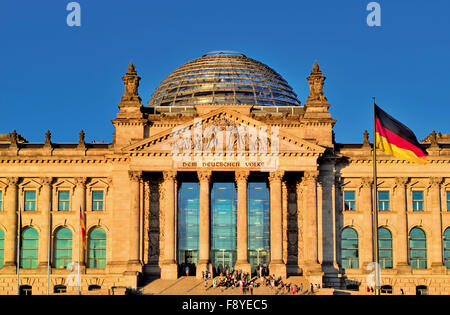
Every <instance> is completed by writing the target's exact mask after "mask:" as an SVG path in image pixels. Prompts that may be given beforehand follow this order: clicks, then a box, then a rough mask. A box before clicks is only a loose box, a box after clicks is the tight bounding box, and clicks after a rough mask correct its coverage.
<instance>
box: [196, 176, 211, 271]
mask: <svg viewBox="0 0 450 315" xmlns="http://www.w3.org/2000/svg"><path fill="white" fill-rule="evenodd" d="M211 174H212V172H211V171H199V172H197V176H198V180H199V182H200V209H199V225H200V226H199V253H198V264H197V275H196V276H197V278H198V279H201V277H202V272H203V271H209V272H212V266H211V258H210V250H211V235H210V231H211V229H210V225H211V214H210V207H209V204H210V200H209V198H210V189H209V187H210V181H211Z"/></svg>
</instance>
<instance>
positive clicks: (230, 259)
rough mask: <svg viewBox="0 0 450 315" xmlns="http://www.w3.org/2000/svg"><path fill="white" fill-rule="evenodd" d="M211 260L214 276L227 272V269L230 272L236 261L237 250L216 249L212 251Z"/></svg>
mask: <svg viewBox="0 0 450 315" xmlns="http://www.w3.org/2000/svg"><path fill="white" fill-rule="evenodd" d="M211 262H212V266H213V274H214V276H216V275H219V274H220V273H223V274H226V272H227V269H228V271H229V272H232V271H233V270H234V264H235V263H236V251H231V250H226V249H219V250H214V251H212V253H211Z"/></svg>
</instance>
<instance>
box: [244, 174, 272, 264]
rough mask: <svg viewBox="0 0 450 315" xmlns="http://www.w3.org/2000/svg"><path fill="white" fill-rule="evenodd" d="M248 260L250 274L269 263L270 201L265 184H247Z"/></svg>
mask: <svg viewBox="0 0 450 315" xmlns="http://www.w3.org/2000/svg"><path fill="white" fill-rule="evenodd" d="M247 200H248V203H247V213H248V259H249V263H250V265H251V268H252V272H254V271H255V270H256V268H257V267H258V266H262V265H267V266H268V265H269V262H270V201H269V200H270V199H269V188H268V187H267V184H266V183H252V182H250V183H248V188H247Z"/></svg>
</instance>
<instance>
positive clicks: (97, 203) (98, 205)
mask: <svg viewBox="0 0 450 315" xmlns="http://www.w3.org/2000/svg"><path fill="white" fill-rule="evenodd" d="M102 210H103V191H93V192H92V211H102Z"/></svg>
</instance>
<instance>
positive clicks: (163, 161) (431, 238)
mask: <svg viewBox="0 0 450 315" xmlns="http://www.w3.org/2000/svg"><path fill="white" fill-rule="evenodd" d="M140 79H141V78H139V77H138V76H137V72H136V70H135V67H134V65H133V64H130V66H129V69H128V72H127V73H126V75H125V76H124V77H123V81H124V85H125V93H124V96H123V97H122V100H121V103H120V104H119V112H118V114H117V117H116V119H114V120H113V121H112V122H113V124H114V126H115V133H114V142H113V143H111V144H98V143H95V144H89V143H85V141H84V133H83V132H81V133H80V139H79V141H78V143H73V144H57V143H52V141H51V134H50V132H48V133H47V134H46V138H45V142H44V143H42V144H30V143H27V141H26V139H25V138H23V137H22V136H20V135H18V134H17V133H16V132H15V131H14V132H13V133H10V134H8V135H0V191H1V192H2V194H1V196H2V197H1V198H2V199H1V205H2V206H1V207H2V208H1V209H0V228H1V229H2V231H3V232H4V235H5V236H4V265H3V267H2V268H1V269H0V294H15V293H16V288H17V278H16V263H17V262H16V244H17V224H18V216H17V214H18V211H19V210H21V213H22V227H23V228H26V227H33V228H34V229H36V230H37V231H38V234H39V239H38V244H39V247H38V248H39V249H38V266H37V268H35V269H21V270H20V285H29V286H32V290H33V294H46V291H47V266H48V257H50V261H51V265H52V268H51V272H50V293H53V289H54V287H55V286H56V285H65V286H67V293H69V294H76V292H77V287H70V286H68V281H69V280H68V279H70V277H71V274H72V276H73V271H70V270H67V269H58V268H56V266H55V265H54V261H55V258H54V240H55V233H56V232H57V231H58V229H59V228H61V227H66V228H68V229H70V230H71V231H72V234H73V239H72V248H73V249H72V259H73V260H74V261H78V249H79V248H80V244H79V235H80V232H79V231H80V222H79V221H80V219H79V211H80V209H81V211H82V212H83V214H84V217H85V218H86V231H87V233H86V234H87V235H86V236H87V237H88V235H89V233H90V231H92V230H93V229H94V228H96V227H101V228H102V229H103V230H104V231H105V232H106V266H105V268H101V269H100V268H89V266H88V264H87V261H88V257H87V256H88V252H89V248H88V249H87V250H81V257H80V261H81V278H82V292H83V294H118V293H119V294H120V293H123V292H124V288H136V287H137V285H138V280H139V279H140V277H142V276H146V275H157V276H161V277H162V278H165V279H174V278H177V277H178V270H177V268H178V267H177V202H176V200H177V188H178V187H179V181H180V178H181V177H182V176H183V174H185V173H189V174H194V176H196V178H197V180H198V182H199V185H200V186H199V187H200V200H199V211H200V231H199V241H200V246H199V260H198V266H197V276H200V270H206V269H208V270H211V266H210V264H211V257H210V189H211V178H212V176H214V174H217V173H221V172H227V173H231V174H234V176H233V175H231V176H232V178H231V180H232V181H235V182H236V187H237V188H236V189H237V262H236V268H239V269H242V270H244V271H248V270H250V265H249V261H248V253H247V233H248V229H247V224H246V222H247V189H246V187H247V182H248V178H249V176H251V175H254V174H259V175H262V176H263V177H264V178H265V181H266V182H267V183H268V185H269V187H270V247H271V257H270V265H269V269H270V272H271V273H273V274H276V275H280V276H283V277H286V276H287V275H303V276H305V277H307V278H308V279H309V281H310V282H314V283H320V284H323V285H328V286H333V287H337V288H347V287H350V286H352V285H356V286H357V287H358V288H359V290H364V289H365V287H366V285H367V279H368V276H369V274H370V272H371V270H367V267H368V266H369V264H370V263H371V262H373V261H374V257H373V252H372V250H373V249H372V225H371V222H372V212H371V211H372V210H371V204H372V188H373V187H372V186H373V180H372V147H371V145H370V143H369V141H368V135H367V133H366V134H365V136H364V141H363V142H362V143H359V144H342V143H335V141H334V139H333V130H332V129H333V126H334V124H335V123H336V121H335V120H333V119H332V118H331V115H330V113H329V112H328V108H329V106H330V105H329V104H328V101H327V99H326V97H325V96H324V92H323V85H324V81H325V77H324V76H323V75H322V72H321V71H320V69H319V65H318V64H317V63H316V64H315V65H314V67H313V71H312V72H311V75H310V76H309V77H308V81H309V85H310V89H311V92H310V95H309V97H308V99H307V103H306V104H305V105H304V106H298V107H297V108H292V109H289V110H288V111H282V109H280V110H281V111H278V109H277V110H276V111H275V110H271V111H269V110H267V111H262V112H261V111H255V110H254V108H253V106H252V105H247V104H243V105H237V104H228V105H217V104H204V105H197V106H194V107H193V108H192V109H191V110H187V111H176V112H172V111H171V110H167V109H165V110H160V111H158V110H156V109H152V108H151V107H144V106H143V105H142V104H141V98H140V97H139V95H138V87H139V81H140ZM199 119H200V120H201V121H202V123H203V125H202V126H200V128H201V131H202V132H203V131H204V130H205V129H206V128H208V127H211V126H224V127H225V126H237V125H238V126H248V127H253V128H268V129H269V130H272V129H271V128H274V127H278V128H279V152H278V153H279V154H278V156H277V158H278V167H277V168H276V169H274V170H270V171H264V170H263V171H262V170H261V166H260V165H259V164H236V163H235V164H232V163H229V164H226V163H222V164H217V163H216V164H214V163H209V164H208V163H206V164H198V163H197V164H196V163H183V162H181V163H178V162H176V161H174V157H173V151H172V148H173V133H174V130H178V131H180V132H183V131H193V130H195V128H198V120H199ZM446 139H447V140H448V137H447V136H446V135H442V134H439V135H436V133H434V132H433V134H431V135H430V136H429V137H427V139H426V141H425V142H424V147H426V148H427V150H428V152H429V153H430V157H429V160H430V163H429V164H428V165H415V164H411V163H409V162H405V161H402V160H398V159H395V158H392V157H390V156H386V155H383V154H379V174H378V176H379V178H378V186H379V190H383V191H388V192H389V196H390V200H389V202H390V209H389V211H382V212H380V214H379V226H380V227H387V228H389V230H390V231H391V232H392V240H393V268H392V269H383V270H382V278H381V281H382V283H381V284H382V285H390V286H392V288H393V292H394V293H400V289H402V290H403V291H404V292H405V293H406V294H415V292H416V287H417V286H426V287H427V289H428V292H429V293H436V294H448V293H449V292H450V275H449V274H448V269H447V268H446V267H445V265H444V258H443V257H444V247H443V241H442V237H443V233H444V231H445V230H446V229H447V228H448V227H450V211H448V210H450V209H447V202H448V201H447V195H446V194H447V192H448V191H450V143H449V142H448V141H446ZM233 145H234V146H237V144H233ZM233 148H234V147H233ZM186 152H187V153H186ZM248 152H249V148H248V146H246V147H245V150H244V151H243V152H240V153H241V154H244V155H245V154H247V155H248ZM196 153H198V152H195V147H192V148H191V147H189V148H185V151H183V153H182V154H188V155H190V154H196ZM233 154H234V155H238V154H239V151H238V150H237V149H236V151H235V150H234V149H233ZM416 190H420V191H423V192H424V210H423V211H413V204H412V192H413V191H416ZM26 191H36V200H35V202H36V207H35V210H34V211H23V210H24V204H25V200H24V194H25V192H26ZM59 191H69V192H70V201H69V204H70V208H69V209H68V210H67V211H59V206H58V192H59ZM93 191H101V192H103V207H102V210H101V211H96V210H94V209H93V204H94V203H93ZM345 191H354V192H355V195H356V196H355V210H354V211H347V210H346V209H344V200H343V194H344V192H345ZM346 227H352V228H353V229H354V230H356V231H357V233H358V242H359V243H358V244H359V246H358V250H359V252H358V256H359V257H358V260H359V265H358V268H356V269H344V268H343V267H342V262H341V259H342V257H341V231H342V230H343V229H344V228H346ZM414 227H420V228H422V229H423V230H424V231H425V233H426V236H427V268H426V269H412V268H411V266H410V263H409V239H408V235H409V231H410V230H411V229H412V228H414ZM49 237H50V238H51V239H50V244H52V246H51V252H50V253H49V252H48V244H49ZM91 286H97V287H96V288H97V289H99V288H100V291H89V288H90V287H91Z"/></svg>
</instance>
